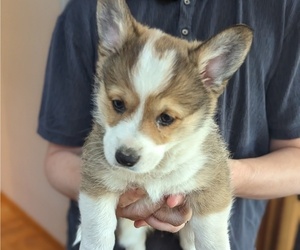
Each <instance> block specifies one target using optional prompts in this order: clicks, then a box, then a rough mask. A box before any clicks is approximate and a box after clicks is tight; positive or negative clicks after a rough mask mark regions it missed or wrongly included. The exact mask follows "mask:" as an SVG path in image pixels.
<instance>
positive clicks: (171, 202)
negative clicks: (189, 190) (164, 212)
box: [166, 194, 186, 208]
mask: <svg viewBox="0 0 300 250" xmlns="http://www.w3.org/2000/svg"><path fill="white" fill-rule="evenodd" d="M185 199H186V197H185V195H183V194H172V195H169V196H168V197H167V200H166V203H167V205H168V206H169V208H173V207H176V206H179V205H182V204H183V203H184V202H185Z"/></svg>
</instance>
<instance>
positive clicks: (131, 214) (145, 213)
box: [116, 199, 165, 221]
mask: <svg viewBox="0 0 300 250" xmlns="http://www.w3.org/2000/svg"><path fill="white" fill-rule="evenodd" d="M164 202H165V201H164V200H161V201H159V202H157V203H151V202H146V201H145V199H140V200H137V201H136V202H134V203H132V204H130V205H128V206H126V207H117V210H116V214H117V216H118V217H123V218H127V219H130V220H134V221H136V220H144V219H145V218H147V217H149V216H150V215H151V214H153V213H154V212H155V211H157V210H158V209H160V208H161V206H162V205H163V204H164Z"/></svg>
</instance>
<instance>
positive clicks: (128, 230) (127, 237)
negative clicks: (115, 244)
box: [118, 219, 148, 250]
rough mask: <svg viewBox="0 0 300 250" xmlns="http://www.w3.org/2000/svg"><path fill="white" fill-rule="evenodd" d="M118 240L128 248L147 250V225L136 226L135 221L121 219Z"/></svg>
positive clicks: (128, 249) (130, 249)
mask: <svg viewBox="0 0 300 250" xmlns="http://www.w3.org/2000/svg"><path fill="white" fill-rule="evenodd" d="M118 222H119V225H118V227H119V232H118V233H119V234H118V240H119V243H120V245H121V246H122V247H124V248H125V249H126V250H146V238H147V230H148V228H147V227H141V228H136V227H134V224H133V221H130V220H128V219H119V221H118Z"/></svg>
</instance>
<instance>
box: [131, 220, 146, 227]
mask: <svg viewBox="0 0 300 250" xmlns="http://www.w3.org/2000/svg"><path fill="white" fill-rule="evenodd" d="M134 226H135V227H136V228H139V227H145V226H149V225H148V224H147V222H146V221H144V220H136V221H135V222H134Z"/></svg>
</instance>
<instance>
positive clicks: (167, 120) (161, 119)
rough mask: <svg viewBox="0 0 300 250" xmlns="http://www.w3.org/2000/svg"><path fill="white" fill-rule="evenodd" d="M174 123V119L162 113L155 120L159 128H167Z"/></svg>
mask: <svg viewBox="0 0 300 250" xmlns="http://www.w3.org/2000/svg"><path fill="white" fill-rule="evenodd" d="M174 121H175V119H174V118H173V117H172V116H170V115H168V114H167V113H162V114H160V116H158V118H157V122H158V124H159V125H161V126H169V125H171V124H172V123H173V122H174Z"/></svg>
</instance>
